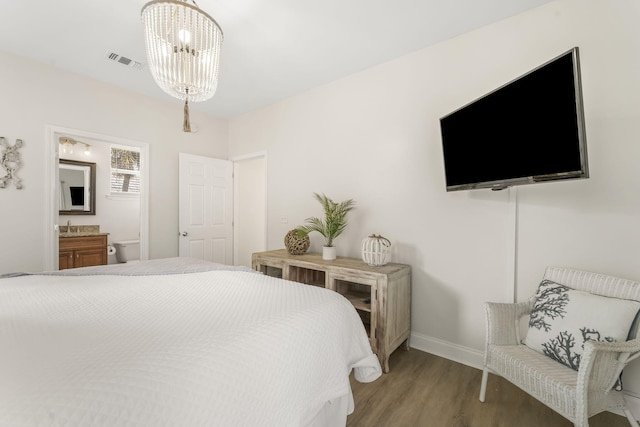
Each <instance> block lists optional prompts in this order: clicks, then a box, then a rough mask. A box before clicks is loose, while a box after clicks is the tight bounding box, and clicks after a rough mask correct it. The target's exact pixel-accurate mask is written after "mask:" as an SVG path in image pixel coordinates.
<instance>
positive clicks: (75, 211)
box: [58, 159, 96, 215]
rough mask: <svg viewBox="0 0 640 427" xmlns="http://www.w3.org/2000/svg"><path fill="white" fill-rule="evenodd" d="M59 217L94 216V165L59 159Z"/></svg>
mask: <svg viewBox="0 0 640 427" xmlns="http://www.w3.org/2000/svg"><path fill="white" fill-rule="evenodd" d="M58 166H59V168H58V169H59V172H60V173H59V175H60V183H59V187H60V215H95V214H96V197H95V187H96V164H95V163H89V162H79V161H76V160H66V159H60V162H59V165H58Z"/></svg>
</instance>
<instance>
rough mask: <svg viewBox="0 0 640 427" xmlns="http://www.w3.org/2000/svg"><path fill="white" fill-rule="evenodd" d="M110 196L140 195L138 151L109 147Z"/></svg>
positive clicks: (114, 146) (128, 148) (119, 146)
mask: <svg viewBox="0 0 640 427" xmlns="http://www.w3.org/2000/svg"><path fill="white" fill-rule="evenodd" d="M111 194H133V195H139V194H140V150H139V149H138V148H136V147H124V146H121V145H112V146H111Z"/></svg>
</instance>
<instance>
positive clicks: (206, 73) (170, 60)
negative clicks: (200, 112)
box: [141, 0, 223, 132]
mask: <svg viewBox="0 0 640 427" xmlns="http://www.w3.org/2000/svg"><path fill="white" fill-rule="evenodd" d="M192 2H193V5H191V4H189V3H187V0H152V1H150V2H149V3H147V4H145V5H144V7H143V8H142V13H141V14H142V22H143V24H144V28H145V38H146V42H147V43H146V45H147V61H148V62H149V68H150V70H151V74H152V75H153V79H154V80H155V81H156V83H157V84H158V86H160V88H161V89H162V90H164V91H165V92H166V93H168V94H169V95H171V96H173V97H175V98H178V99H180V100H184V124H183V130H184V131H185V132H191V124H190V122H189V101H193V102H198V101H206V100H207V99H210V98H211V97H212V96H213V94H214V93H215V92H216V88H217V87H218V62H219V60H220V48H221V46H222V38H223V35H222V30H221V29H220V26H219V25H218V23H217V22H216V21H215V20H214V19H213V18H212V17H211V16H209V15H208V14H207V13H205V12H203V11H202V10H200V8H199V7H198V5H197V4H196V2H195V1H193V0H192Z"/></svg>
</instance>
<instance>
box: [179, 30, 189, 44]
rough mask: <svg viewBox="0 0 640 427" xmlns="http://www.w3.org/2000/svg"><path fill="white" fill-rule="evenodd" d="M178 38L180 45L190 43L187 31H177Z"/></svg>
mask: <svg viewBox="0 0 640 427" xmlns="http://www.w3.org/2000/svg"><path fill="white" fill-rule="evenodd" d="M178 38H179V39H180V41H181V42H182V43H189V42H190V41H191V33H189V31H188V30H180V31H178Z"/></svg>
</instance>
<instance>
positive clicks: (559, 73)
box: [440, 47, 589, 191]
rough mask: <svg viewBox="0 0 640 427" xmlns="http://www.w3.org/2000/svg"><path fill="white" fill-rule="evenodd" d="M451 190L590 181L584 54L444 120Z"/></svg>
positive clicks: (569, 55)
mask: <svg viewBox="0 0 640 427" xmlns="http://www.w3.org/2000/svg"><path fill="white" fill-rule="evenodd" d="M440 129H441V133H442V146H443V152H444V167H445V178H446V186H447V191H454V190H468V189H474V188H492V189H494V190H499V189H503V188H507V187H509V186H512V185H519V184H531V183H534V182H541V181H551V180H559V179H572V178H587V177H588V176H589V172H588V166H587V151H586V140H585V131H584V113H583V107H582V92H581V84H580V67H579V58H578V48H577V47H575V48H573V49H571V50H570V51H568V52H566V53H564V54H563V55H560V56H559V57H557V58H555V59H553V60H551V61H549V62H547V63H545V64H543V65H541V66H540V67H538V68H536V69H534V70H532V71H530V72H529V73H527V74H525V75H523V76H521V77H519V78H517V79H515V80H513V81H512V82H510V83H507V84H506V85H504V86H502V87H500V88H498V89H496V90H494V91H493V92H491V93H489V94H488V95H485V96H483V97H482V98H480V99H477V100H475V101H473V102H471V103H470V104H468V105H466V106H464V107H462V108H460V109H459V110H457V111H454V112H453V113H450V114H449V115H447V116H445V117H442V118H441V119H440Z"/></svg>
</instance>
